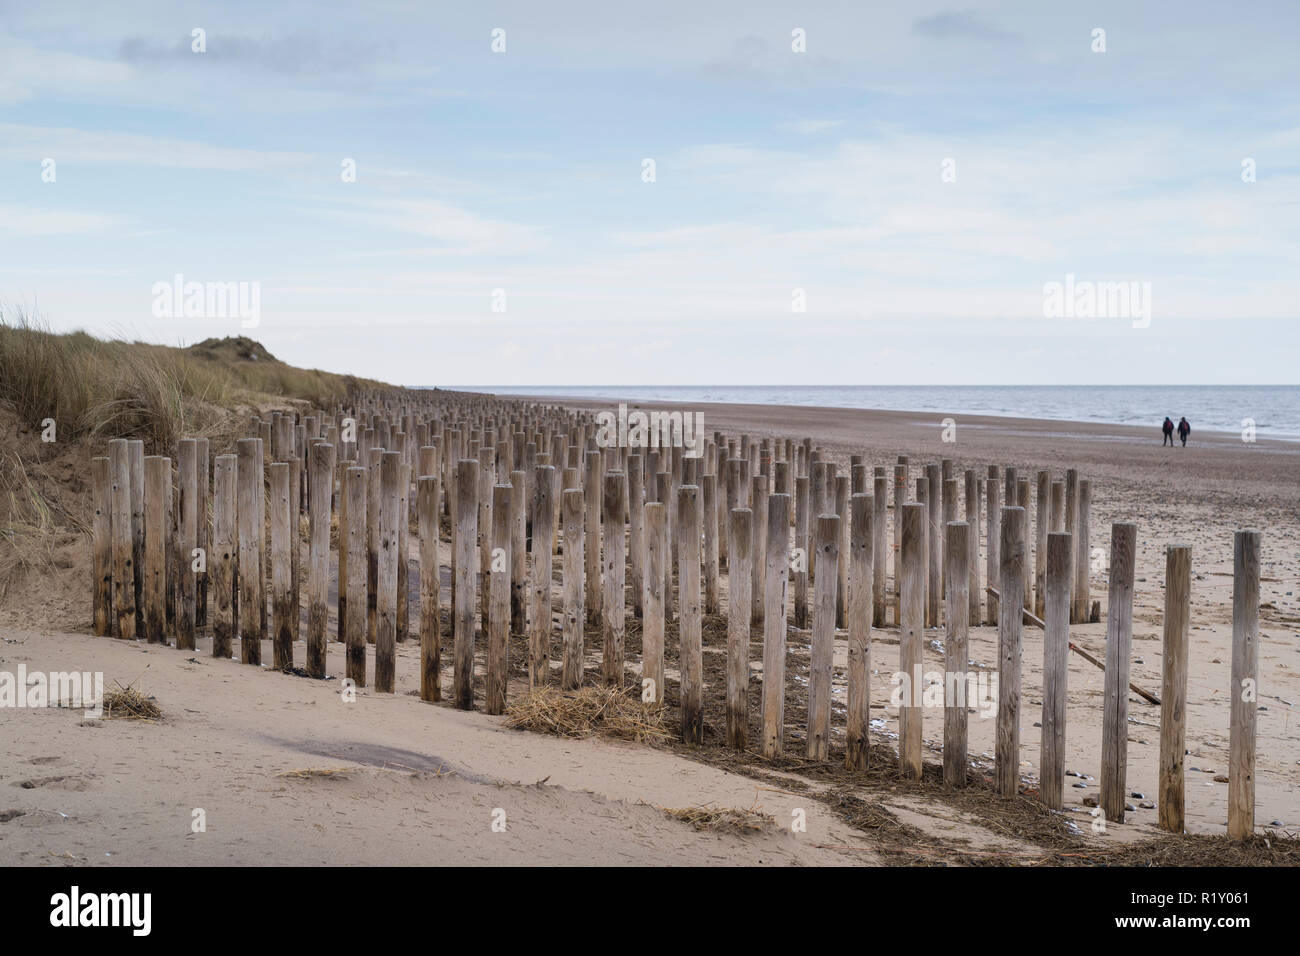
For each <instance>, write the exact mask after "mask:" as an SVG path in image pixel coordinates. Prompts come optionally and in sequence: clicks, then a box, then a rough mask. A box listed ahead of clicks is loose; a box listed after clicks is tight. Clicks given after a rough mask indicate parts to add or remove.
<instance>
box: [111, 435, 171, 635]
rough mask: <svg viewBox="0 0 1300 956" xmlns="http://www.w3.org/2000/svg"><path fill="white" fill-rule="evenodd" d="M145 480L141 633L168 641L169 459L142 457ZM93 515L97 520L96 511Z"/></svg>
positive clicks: (152, 456) (151, 456)
mask: <svg viewBox="0 0 1300 956" xmlns="http://www.w3.org/2000/svg"><path fill="white" fill-rule="evenodd" d="M144 480H145V489H144V587H143V589H142V594H143V600H144V636H145V640H147V641H148V642H149V643H150V644H162V643H166V641H167V634H166V629H167V503H168V502H169V501H171V496H172V462H171V459H170V458H163V457H161V456H159V455H150V456H149V457H147V458H145V460H144ZM96 492H98V489H96ZM95 517H96V520H98V518H99V515H98V512H97V513H96V516H95Z"/></svg>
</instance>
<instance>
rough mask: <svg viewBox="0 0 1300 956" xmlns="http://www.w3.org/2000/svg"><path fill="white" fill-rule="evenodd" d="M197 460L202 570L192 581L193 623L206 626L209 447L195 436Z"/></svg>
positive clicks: (209, 540)
mask: <svg viewBox="0 0 1300 956" xmlns="http://www.w3.org/2000/svg"><path fill="white" fill-rule="evenodd" d="M195 442H197V448H196V451H197V455H196V458H197V460H198V472H199V479H198V496H199V534H198V544H197V545H196V547H198V548H199V549H200V550H201V551H202V552H203V570H202V571H200V572H198V577H197V578H196V579H195V582H194V595H195V596H194V624H195V626H196V627H206V626H207V624H208V572H209V570H210V568H211V563H212V555H211V554H210V553H209V552H210V551H211V550H212V535H211V533H210V531H209V524H208V521H209V519H208V502H209V501H211V500H212V498H211V488H210V482H209V472H208V468H209V447H208V440H207V439H206V438H196V439H195Z"/></svg>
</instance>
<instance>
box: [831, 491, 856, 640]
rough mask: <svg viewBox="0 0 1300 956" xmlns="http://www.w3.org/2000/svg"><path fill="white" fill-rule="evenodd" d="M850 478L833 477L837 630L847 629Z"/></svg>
mask: <svg viewBox="0 0 1300 956" xmlns="http://www.w3.org/2000/svg"><path fill="white" fill-rule="evenodd" d="M851 482H852V478H851V477H850V476H849V475H836V476H835V498H834V506H835V507H834V513H835V516H836V517H837V518H839V519H840V540H839V554H838V555H837V556H836V562H835V576H836V579H837V581H836V587H835V626H836V627H837V628H847V627H848V626H849V617H848V604H849V541H848V538H849V525H850V524H851V522H850V520H849V486H850V484H851Z"/></svg>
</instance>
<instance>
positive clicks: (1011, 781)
mask: <svg viewBox="0 0 1300 956" xmlns="http://www.w3.org/2000/svg"><path fill="white" fill-rule="evenodd" d="M998 553H999V559H1000V562H1001V568H1000V575H999V577H998V581H999V587H998V590H999V593H1000V594H1001V595H1002V600H1000V601H998V602H997V603H998V718H997V721H998V722H997V730H996V740H995V743H994V749H993V777H994V790H996V791H997V793H998V794H999V795H1000V796H1003V797H1014V796H1015V795H1016V794H1017V793H1019V792H1020V786H1019V785H1020V653H1021V636H1020V629H1021V622H1022V620H1023V611H1024V609H1023V608H1022V607H1021V600H1020V598H1021V597H1022V596H1023V595H1024V591H1025V509H1024V508H1020V507H1015V508H1003V509H1002V524H1001V540H1000V541H999V543H998Z"/></svg>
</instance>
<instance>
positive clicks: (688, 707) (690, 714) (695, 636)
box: [677, 485, 743, 744]
mask: <svg viewBox="0 0 1300 956" xmlns="http://www.w3.org/2000/svg"><path fill="white" fill-rule="evenodd" d="M701 510H702V509H701V507H700V489H699V486H698V485H682V486H681V487H680V488H678V489H677V511H678V515H677V530H678V538H677V548H678V551H677V602H678V608H679V617H678V631H679V632H680V634H681V660H682V683H681V691H682V739H683V740H685V741H686V742H687V743H692V744H702V743H704V652H703V648H702V647H701V643H700V642H701V637H702V635H701V620H700V611H701V605H700V512H701ZM742 611H743V609H742Z"/></svg>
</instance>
